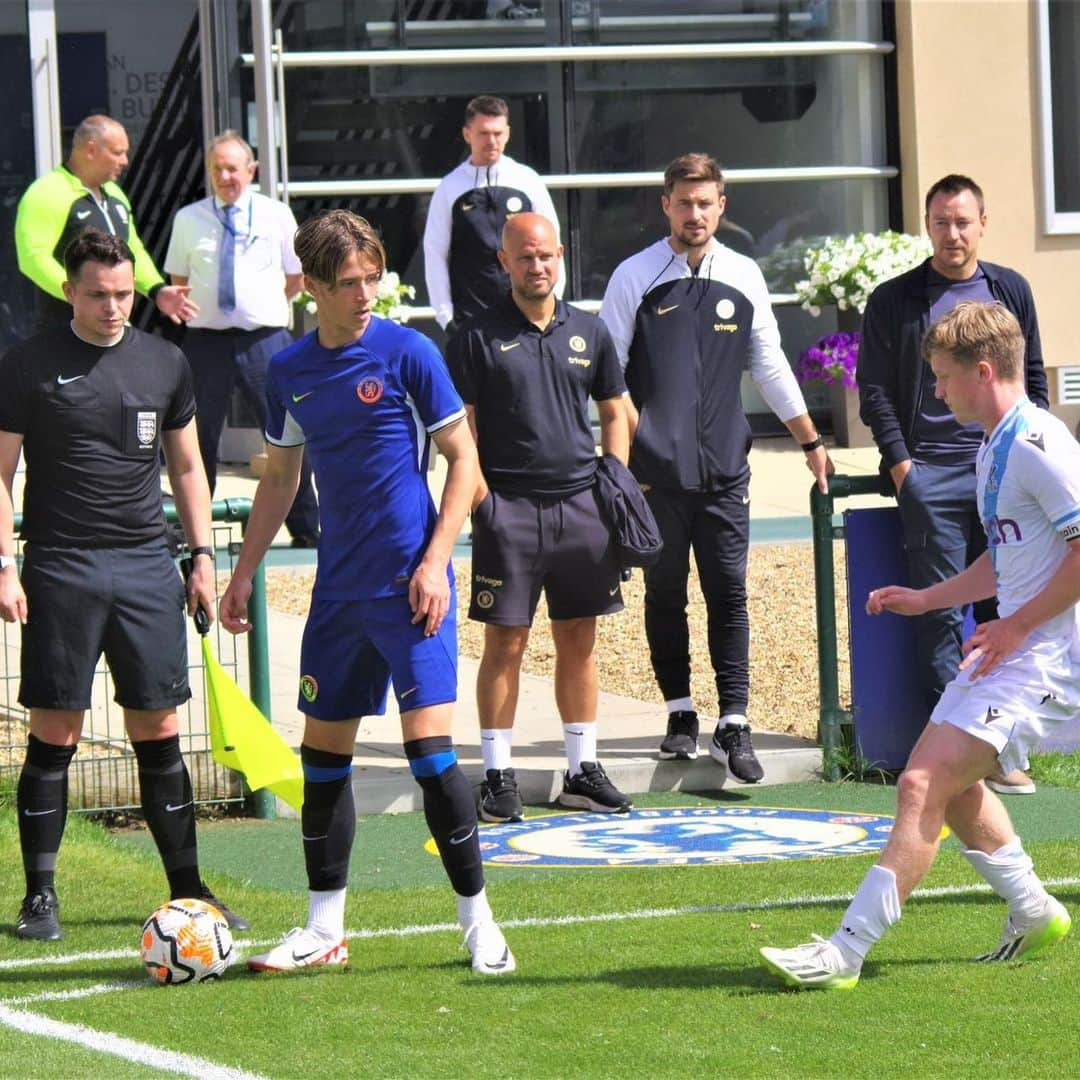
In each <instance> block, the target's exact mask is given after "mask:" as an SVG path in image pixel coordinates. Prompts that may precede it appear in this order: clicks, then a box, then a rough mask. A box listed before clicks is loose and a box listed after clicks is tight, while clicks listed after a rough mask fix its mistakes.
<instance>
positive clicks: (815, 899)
mask: <svg viewBox="0 0 1080 1080" xmlns="http://www.w3.org/2000/svg"><path fill="white" fill-rule="evenodd" d="M1043 884H1044V885H1045V886H1046V887H1047V888H1050V889H1054V888H1062V887H1064V888H1071V887H1073V886H1075V885H1080V877H1063V878H1048V879H1046V880H1045V881H1044V882H1043ZM990 891H991V889H990V886H989V885H986V884H985V883H982V882H980V883H977V884H972V885H938V886H935V887H933V888H929V889H916V890H915V892H913V893H912V894H911V895H912V898H913V899H915V900H933V899H937V898H938V897H943V896H974V895H977V894H980V893H989V892H990ZM851 897H852V894H851V893H833V894H832V895H829V896H824V895H821V896H818V895H807V896H790V897H780V898H778V899H776V900H742V901H738V902H736V903H732V904H695V905H687V906H685V907H673V908H639V909H638V910H636V911H611V912H601V913H599V914H593V915H553V916H534V917H532V918H525V919H505V920H503V919H500V920H499V926H501V927H502V928H503V929H504V930H518V929H523V928H536V927H544V926H581V925H586V924H589V923H609V922H631V921H633V920H635V919H675V918H679V917H681V916H684V915H733V914H738V913H740V912H744V911H774V910H782V909H784V908H804V907H823V906H827V905H829V904H843V903H847V902H848V901H849V900H850V899H851ZM460 929H461V927H460V926H459V925H458V924H457V923H449V922H447V923H422V924H418V925H415V926H388V927H383V928H381V929H376V930H349V931H348V932H347V933H346V934H345V936H346V937H347V938H348V939H349V940H350V941H371V940H374V939H376V938H403V937H419V936H421V935H424V934H448V933H451V932H457V931H460ZM280 940H281V939H280V938H266V939H263V940H255V941H251V940H243V941H237V945H239V946H240V947H241V949H242V950H243V951H244V952H249V951H251V950H252V949H259V948H264V947H266V946H269V945H277V944H278V943H279V942H280ZM138 955H139V953H138V950H136V949H109V950H104V951H101V952H84V953H68V954H60V955H57V956H34V957H31V956H27V957H19V958H17V959H13V960H0V969H2V970H12V969H20V968H35V967H47V966H53V965H61V964H77V963H81V962H83V961H88V960H131V959H135V958H136V957H138Z"/></svg>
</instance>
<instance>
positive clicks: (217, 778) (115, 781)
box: [0, 499, 274, 817]
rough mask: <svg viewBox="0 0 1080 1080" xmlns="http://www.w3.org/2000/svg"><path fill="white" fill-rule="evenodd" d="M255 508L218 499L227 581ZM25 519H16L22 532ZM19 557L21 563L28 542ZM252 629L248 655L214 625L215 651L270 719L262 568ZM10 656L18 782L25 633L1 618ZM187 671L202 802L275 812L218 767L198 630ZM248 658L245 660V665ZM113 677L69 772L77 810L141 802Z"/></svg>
mask: <svg viewBox="0 0 1080 1080" xmlns="http://www.w3.org/2000/svg"><path fill="white" fill-rule="evenodd" d="M250 512H251V500H250V499H224V500H219V501H216V502H214V503H213V543H214V548H215V552H216V556H217V557H216V560H215V577H216V580H217V581H218V583H219V587H218V589H217V592H218V594H219V595H220V592H221V588H220V583H222V582H223V581H225V580H226V579H227V578H228V577H229V576H230V575H231V573H232V568H233V565H234V562H235V558H236V555H237V554H238V552H239V550H240V534H241V533H242V531H243V529H244V528H245V527H246V525H247V519H248V514H249V513H250ZM166 517H167V519H168V520H169V522H170V524H175V523H176V522H177V514H176V510H175V508H174V507H173V506H171V504H167V505H166ZM19 527H20V519H19V517H16V520H15V528H16V532H17V531H18V529H19ZM18 554H19V557H20V562H21V554H22V546H21V544H20V545H19V550H18ZM248 611H249V617H250V619H251V631H250V632H249V633H248V634H247V635H245V636H246V638H247V655H246V657H245V656H243V654H242V652H241V650H240V647H239V642H240V641H241V640H242V639H240V638H234V637H233V636H232V635H231V634H229V633H228V632H227V631H224V630H222V629H221V626H220V624H219V623H215V624H214V626H213V627H212V629H211V634H212V644H213V649H214V654H215V655H216V656H217V657H218V659H219V661H220V662H221V665H222V666H223V667H224V668H225V670H226V671H227V672H228V673H229V675H230V677H232V678H233V679H235V680H236V681H237V683H239V684H240V685H241V686H243V685H244V681H245V679H246V681H247V684H248V690H249V694H250V696H251V699H252V701H253V702H254V703H255V704H256V705H257V706H258V708H259V709H260V710H261V711H262V713H263V715H264V716H266V717H267V718H269V716H270V671H269V655H268V654H269V643H268V639H267V628H266V578H265V573H264V570H263V567H262V566H260V567H259V569H258V571H257V573H256V576H255V581H254V582H253V590H252V595H251V600H250V603H249V605H248ZM0 635H2V642H3V657H2V660H0V783H4V784H5V785H6V784H9V783H10V784H12V785H13V784H14V782H15V778H16V777H17V776H18V773H19V770H20V769H21V767H22V762H23V757H24V755H25V751H26V738H27V725H28V721H29V716H28V713H27V710H26V709H24V708H23V707H22V706H21V705H19V704H18V700H17V699H18V692H19V630H18V627H16V626H15V625H14V624H10V623H0ZM188 656H189V667H188V675H189V679H190V682H191V693H192V697H191V701H189V702H188V703H187V705H185V706H182V707H181V708H180V709H178V710H177V713H178V716H179V720H180V746H181V750H182V752H183V754H184V757H185V760H186V761H187V764H188V769H189V771H190V772H191V782H192V787H193V788H194V792H195V800H196V802H198V803H237V802H241V801H243V800H245V799H250V801H251V802H252V805H253V810H254V812H255V813H256V814H257V815H258V816H260V817H272V816H273V810H274V799H273V796H272V795H270V794H269V793H268V792H256V793H255V794H254V795H251V793H250V792H248V793H245V791H244V788H243V786H242V783H241V778H240V777H239V775H238V774H236V773H234V772H232V771H231V770H230V769H226V768H224V767H223V766H220V765H218V764H217V763H216V762H214V761H213V759H212V757H211V755H210V733H209V725H208V712H207V694H206V674H205V671H204V666H203V662H202V651H201V648H200V646H199V641H198V635H197V634H196V632H195V630H194V628H193V627H191V628H189V632H188ZM245 661H246V662H245ZM112 695H113V687H112V678H111V676H110V674H109V670H108V666H107V665H106V664H105V662H104V660H102V661H101V662H100V663H99V665H98V668H97V671H96V672H95V675H94V686H93V691H92V705H91V708H90V709H88V710H87V713H86V721H85V723H84V725H83V734H82V739H81V740H80V742H79V750H78V752H77V753H76V755H75V758H74V760H73V761H72V766H71V771H70V773H69V779H70V792H69V800H70V807H71V809H73V810H84V811H87V810H95V811H96V810H124V809H133V808H136V807H138V805H139V798H138V792H139V788H138V773H137V769H136V767H135V757H134V755H133V754H132V752H131V746H130V743H129V742H128V741H127V739H126V736H125V733H124V722H123V711H122V709H121V708H120V707H119V706H118V705H117V704H116V703H115V702H114V701H113V700H112Z"/></svg>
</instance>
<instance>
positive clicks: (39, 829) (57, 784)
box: [15, 735, 75, 895]
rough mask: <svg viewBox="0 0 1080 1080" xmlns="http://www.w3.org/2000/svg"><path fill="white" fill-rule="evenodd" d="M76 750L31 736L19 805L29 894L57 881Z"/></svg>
mask: <svg viewBox="0 0 1080 1080" xmlns="http://www.w3.org/2000/svg"><path fill="white" fill-rule="evenodd" d="M74 754H75V745H74V744H73V745H71V746H55V745H54V744H53V743H47V742H42V741H41V739H39V738H37V737H36V736H34V735H31V736H30V737H29V739H28V740H27V747H26V758H25V760H24V761H23V767H22V772H21V773H20V774H19V786H18V789H17V791H16V794H15V806H16V808H17V811H18V814H19V844H20V846H21V847H22V859H23V870H24V871H25V873H26V892H27V894H28V895H29V894H32V893H36V892H40V891H41V890H42V889H45V888H50V889H51V888H53V887H54V885H55V882H56V855H57V852H58V851H59V850H60V841H61V839H62V838H63V836H64V825H65V823H66V822H67V796H68V766H69V765H70V764H71V759H72V757H73V756H74Z"/></svg>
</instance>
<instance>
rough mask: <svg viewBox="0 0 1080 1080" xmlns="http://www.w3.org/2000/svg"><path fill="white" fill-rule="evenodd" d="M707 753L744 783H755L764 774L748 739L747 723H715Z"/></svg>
mask: <svg viewBox="0 0 1080 1080" xmlns="http://www.w3.org/2000/svg"><path fill="white" fill-rule="evenodd" d="M709 754H710V756H711V757H712V759H713V761H717V762H719V763H720V764H721V765H726V766H727V770H728V772H729V773H731V775H732V776H734V777H735V779H736V780H741V781H742V782H743V783H744V784H756V783H757V782H758V781H759V780H760V779H761V778H762V777H763V776H764V775H765V772H764V770H763V769H762V768H761V763H760V762H759V761H758V759H757V754H755V753H754V746H753V744H752V743H751V741H750V725H749V724H717V725H716V730H715V731H714V732H713V737H712V742H710V743H709Z"/></svg>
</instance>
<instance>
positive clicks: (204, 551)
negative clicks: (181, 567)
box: [191, 545, 214, 560]
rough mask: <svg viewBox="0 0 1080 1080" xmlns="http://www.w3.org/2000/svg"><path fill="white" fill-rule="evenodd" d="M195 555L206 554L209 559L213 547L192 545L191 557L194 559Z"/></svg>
mask: <svg viewBox="0 0 1080 1080" xmlns="http://www.w3.org/2000/svg"><path fill="white" fill-rule="evenodd" d="M196 555H206V556H207V557H208V558H210V559H211V560H212V559H213V558H214V549H213V548H212V547H206V546H205V545H203V546H201V547H193V548H192V549H191V557H192V558H193V559H194V558H195V556H196Z"/></svg>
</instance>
